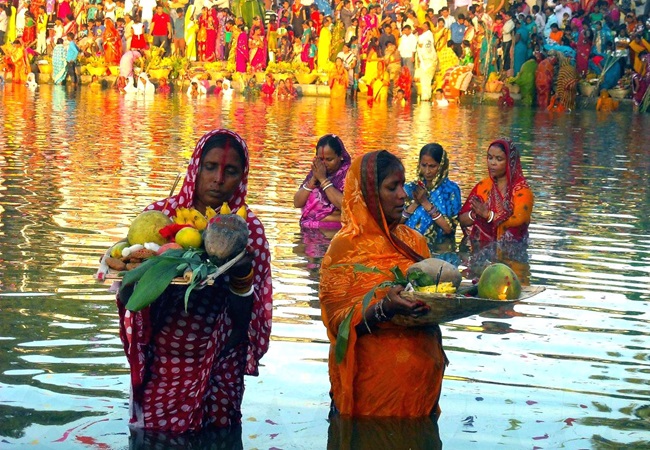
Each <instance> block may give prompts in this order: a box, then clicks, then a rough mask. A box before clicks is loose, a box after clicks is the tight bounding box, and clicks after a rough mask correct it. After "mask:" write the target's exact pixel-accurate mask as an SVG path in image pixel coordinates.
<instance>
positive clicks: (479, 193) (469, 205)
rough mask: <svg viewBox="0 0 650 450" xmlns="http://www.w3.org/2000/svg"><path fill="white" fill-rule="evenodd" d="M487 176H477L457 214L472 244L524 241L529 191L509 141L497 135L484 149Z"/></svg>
mask: <svg viewBox="0 0 650 450" xmlns="http://www.w3.org/2000/svg"><path fill="white" fill-rule="evenodd" d="M487 166H488V172H489V175H490V176H489V177H487V178H484V179H483V180H481V181H480V182H479V183H478V184H477V185H476V186H474V189H472V192H470V194H469V197H467V200H466V201H465V204H464V205H463V207H462V208H461V210H460V213H459V215H458V218H459V220H460V224H461V226H462V227H463V231H464V232H465V234H466V235H468V236H469V238H470V240H471V242H472V243H473V244H477V245H478V246H484V245H485V244H489V243H491V242H497V241H511V242H512V241H514V242H524V243H525V242H526V241H527V240H528V225H529V224H530V215H531V213H532V212H533V199H534V197H533V192H532V191H531V190H530V187H529V186H528V183H527V182H526V178H525V177H524V173H523V171H522V169H521V160H520V158H519V151H518V150H517V147H515V144H513V142H512V141H510V140H506V139H499V140H496V141H494V142H492V143H491V144H490V146H489V147H488V152H487Z"/></svg>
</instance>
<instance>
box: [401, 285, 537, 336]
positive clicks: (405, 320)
mask: <svg viewBox="0 0 650 450" xmlns="http://www.w3.org/2000/svg"><path fill="white" fill-rule="evenodd" d="M544 290H545V288H544V287H543V286H522V287H521V295H520V296H519V297H518V298H516V299H514V300H491V299H487V298H480V297H477V295H478V286H469V287H460V288H459V289H458V292H456V293H453V294H452V293H448V294H440V293H435V294H434V293H425V292H418V291H409V292H402V293H401V294H400V295H401V296H402V297H404V298H408V299H411V300H416V301H421V302H424V303H425V304H426V305H427V306H428V307H429V308H430V309H429V312H428V313H427V314H425V315H424V316H420V317H410V316H403V315H397V316H394V317H393V318H392V319H391V321H392V322H393V323H394V324H396V325H401V326H405V327H417V326H422V325H431V324H440V323H446V322H453V321H454V320H458V319H462V318H464V317H468V316H472V315H474V314H480V313H482V312H485V311H489V310H491V309H495V308H499V307H501V306H506V305H513V304H515V303H517V302H520V301H522V300H525V299H527V298H530V297H533V296H535V295H537V294H539V293H541V292H543V291H544Z"/></svg>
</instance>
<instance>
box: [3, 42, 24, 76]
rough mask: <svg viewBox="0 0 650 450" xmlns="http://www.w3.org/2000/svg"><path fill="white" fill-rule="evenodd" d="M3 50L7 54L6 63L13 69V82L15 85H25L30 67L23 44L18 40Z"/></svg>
mask: <svg viewBox="0 0 650 450" xmlns="http://www.w3.org/2000/svg"><path fill="white" fill-rule="evenodd" d="M2 50H3V51H4V52H5V62H6V63H7V65H8V66H9V68H10V69H11V75H12V77H11V80H12V81H13V82H14V83H19V84H25V82H26V81H27V74H28V73H29V71H30V67H29V58H28V57H27V52H26V51H25V47H23V44H22V43H21V42H20V41H19V40H18V39H16V40H14V41H13V43H12V44H7V45H5V46H4V47H3V48H2Z"/></svg>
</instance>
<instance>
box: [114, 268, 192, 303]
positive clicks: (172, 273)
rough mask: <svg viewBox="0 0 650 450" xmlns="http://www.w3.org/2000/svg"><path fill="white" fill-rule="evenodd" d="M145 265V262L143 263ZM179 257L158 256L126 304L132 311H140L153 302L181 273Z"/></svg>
mask: <svg viewBox="0 0 650 450" xmlns="http://www.w3.org/2000/svg"><path fill="white" fill-rule="evenodd" d="M152 259H153V258H152ZM143 265H144V264H143ZM178 266H179V262H178V258H162V257H161V258H157V259H156V260H155V261H154V262H153V263H152V264H151V265H150V266H149V267H148V268H147V270H146V271H145V273H144V274H143V275H142V277H141V278H140V280H139V281H138V283H137V284H136V285H135V289H134V290H133V294H132V295H131V298H129V301H128V303H127V304H126V309H128V310H130V311H140V310H141V309H143V308H145V307H147V306H149V305H150V304H152V303H153V302H154V301H155V300H156V299H157V298H158V297H160V295H161V294H162V293H163V292H164V291H165V289H167V287H168V286H169V285H170V284H171V282H172V280H173V279H174V278H176V277H177V276H179V275H182V272H181V273H180V274H179V269H178Z"/></svg>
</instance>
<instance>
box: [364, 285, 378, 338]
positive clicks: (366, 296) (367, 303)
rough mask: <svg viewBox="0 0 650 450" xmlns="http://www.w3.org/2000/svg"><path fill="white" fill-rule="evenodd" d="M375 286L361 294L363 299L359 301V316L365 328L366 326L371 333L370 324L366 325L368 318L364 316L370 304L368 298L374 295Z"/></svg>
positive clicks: (370, 298)
mask: <svg viewBox="0 0 650 450" xmlns="http://www.w3.org/2000/svg"><path fill="white" fill-rule="evenodd" d="M377 287H378V286H377ZM377 287H374V288H372V289H371V290H370V291H368V293H367V294H366V295H364V296H363V300H362V301H361V317H363V323H365V324H366V328H368V332H369V333H371V331H370V325H368V319H367V318H366V310H367V309H368V306H369V305H370V300H372V298H373V297H374V296H375V292H377Z"/></svg>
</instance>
